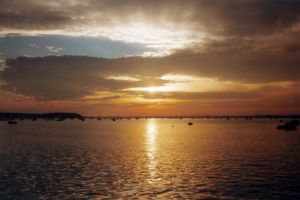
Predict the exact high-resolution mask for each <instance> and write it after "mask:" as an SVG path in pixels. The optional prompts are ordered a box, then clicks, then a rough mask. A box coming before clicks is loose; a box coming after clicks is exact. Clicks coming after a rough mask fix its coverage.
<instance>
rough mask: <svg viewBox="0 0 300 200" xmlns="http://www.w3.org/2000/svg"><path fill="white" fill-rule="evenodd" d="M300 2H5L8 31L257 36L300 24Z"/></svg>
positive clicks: (1, 16) (2, 17)
mask: <svg viewBox="0 0 300 200" xmlns="http://www.w3.org/2000/svg"><path fill="white" fill-rule="evenodd" d="M299 13H300V2H299V1H292V0H287V1H285V0H270V1H260V0H254V1H244V0H242V1H239V0H232V1H219V0H211V1H197V0H186V1H181V0H174V1H172V2H170V1H168V0H153V1H146V0H145V1H143V0H126V1H124V0H100V1H99V0H87V1H84V2H83V1H79V0H75V1H55V0H49V1H36V0H28V1H26V2H25V1H21V0H2V1H1V8H0V24H1V25H0V27H1V28H2V29H5V28H9V29H20V30H24V29H28V30H30V29H32V30H45V29H46V30H49V29H50V30H51V29H59V28H66V27H80V26H81V25H86V24H91V25H98V26H101V25H102V26H111V25H115V24H116V23H117V24H123V23H127V22H136V21H142V22H145V23H154V24H160V25H164V24H168V25H169V24H170V23H171V24H175V25H177V26H178V28H179V27H182V28H184V27H185V28H189V29H193V30H195V31H202V32H203V31H205V32H209V33H213V34H217V35H224V34H225V35H231V36H253V35H257V34H258V35H259V34H271V33H276V32H282V31H283V30H285V29H289V28H292V27H294V26H296V25H299V16H300V14H299Z"/></svg>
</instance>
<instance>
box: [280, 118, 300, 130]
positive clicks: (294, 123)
mask: <svg viewBox="0 0 300 200" xmlns="http://www.w3.org/2000/svg"><path fill="white" fill-rule="evenodd" d="M299 125H300V121H299V120H292V121H290V122H286V123H285V124H282V125H278V126H277V129H278V130H285V131H294V130H296V129H297V127H298V126H299Z"/></svg>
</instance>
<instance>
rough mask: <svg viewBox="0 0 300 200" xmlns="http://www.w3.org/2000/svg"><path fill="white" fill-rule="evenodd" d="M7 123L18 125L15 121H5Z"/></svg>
mask: <svg viewBox="0 0 300 200" xmlns="http://www.w3.org/2000/svg"><path fill="white" fill-rule="evenodd" d="M7 123H8V124H10V125H14V124H18V122H17V121H7Z"/></svg>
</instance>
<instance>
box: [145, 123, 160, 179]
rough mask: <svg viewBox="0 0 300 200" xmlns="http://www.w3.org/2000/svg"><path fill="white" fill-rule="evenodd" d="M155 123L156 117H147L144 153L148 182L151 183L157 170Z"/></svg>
mask: <svg viewBox="0 0 300 200" xmlns="http://www.w3.org/2000/svg"><path fill="white" fill-rule="evenodd" d="M156 138H157V124H156V119H149V120H148V121H147V128H146V154H147V159H148V171H149V175H150V179H149V183H153V182H154V181H155V180H157V179H156V178H155V176H156V170H157V158H156V154H157V146H156V145H157V144H156V143H157V141H156Z"/></svg>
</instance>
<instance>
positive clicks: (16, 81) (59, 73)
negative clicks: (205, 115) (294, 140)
mask: <svg viewBox="0 0 300 200" xmlns="http://www.w3.org/2000/svg"><path fill="white" fill-rule="evenodd" d="M239 42H240V41H238V42H237V43H239ZM234 43H235V42H234V41H231V42H230V44H234ZM245 46H246V47H243V48H241V47H239V46H238V47H236V46H235V45H231V46H230V45H229V44H227V43H226V42H225V43H222V42H221V43H214V42H213V43H211V44H210V45H209V46H208V47H206V48H205V49H207V51H201V50H199V51H195V48H192V50H189V49H187V50H181V51H178V52H176V53H174V54H172V55H170V56H166V57H126V58H118V59H104V58H94V57H85V56H58V57H57V56H48V57H39V58H30V57H19V58H16V59H7V60H6V66H7V68H6V69H5V70H4V71H3V72H1V73H0V78H1V79H2V80H3V81H4V82H5V85H3V86H2V89H4V90H7V91H12V92H16V93H20V94H24V95H28V96H33V97H36V98H39V99H45V100H57V99H72V98H80V97H84V96H87V95H91V94H93V93H94V92H96V91H110V92H114V91H120V90H122V89H126V88H130V87H143V86H154V85H161V84H163V83H166V82H167V81H163V80H159V79H158V78H157V77H160V76H162V75H163V74H172V73H173V74H188V75H194V76H200V77H213V78H217V79H219V80H226V81H234V82H242V83H257V82H260V83H268V82H278V81H290V82H299V80H300V77H299V76H300V66H299V63H300V62H299V57H298V56H297V55H295V54H290V53H289V51H290V50H287V49H285V48H283V47H282V48H280V49H279V50H276V54H274V53H273V52H272V51H269V50H268V51H266V50H257V49H256V48H255V47H253V46H251V45H249V46H248V45H247V44H245ZM225 47H226V48H225ZM293 51H295V50H293ZM109 75H133V76H137V77H143V78H142V80H141V81H124V80H123V81H122V80H108V79H105V76H109ZM147 77H148V78H147ZM212 95H214V94H212ZM233 96H234V94H233ZM216 98H217V96H216Z"/></svg>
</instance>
